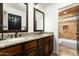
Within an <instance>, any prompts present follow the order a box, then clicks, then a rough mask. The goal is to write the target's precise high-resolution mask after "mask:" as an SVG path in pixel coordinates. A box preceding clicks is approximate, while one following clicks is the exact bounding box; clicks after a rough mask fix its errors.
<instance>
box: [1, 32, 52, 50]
mask: <svg viewBox="0 0 79 59" xmlns="http://www.w3.org/2000/svg"><path fill="white" fill-rule="evenodd" d="M51 35H53V33H44V34H31V35H26V36H23V37H17V38H9V39H6V40H1V41H0V49H1V48H5V47H9V46H12V45H16V44H19V43H24V42H28V41H32V40H37V39H39V38H43V37H46V36H51Z"/></svg>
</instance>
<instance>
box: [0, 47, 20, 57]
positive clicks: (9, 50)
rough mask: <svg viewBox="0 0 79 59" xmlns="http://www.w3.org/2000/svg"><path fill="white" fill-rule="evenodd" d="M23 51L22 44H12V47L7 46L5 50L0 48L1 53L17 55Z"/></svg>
mask: <svg viewBox="0 0 79 59" xmlns="http://www.w3.org/2000/svg"><path fill="white" fill-rule="evenodd" d="M20 52H21V45H17V46H12V47H10V48H5V49H3V50H0V55H3V56H4V55H10V56H12V55H16V54H18V53H20Z"/></svg>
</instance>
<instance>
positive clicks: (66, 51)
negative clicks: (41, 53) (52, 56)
mask: <svg viewBox="0 0 79 59" xmlns="http://www.w3.org/2000/svg"><path fill="white" fill-rule="evenodd" d="M76 55H77V51H76V50H73V49H70V48H68V47H64V46H60V48H59V56H76Z"/></svg>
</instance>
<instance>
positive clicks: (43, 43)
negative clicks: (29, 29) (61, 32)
mask: <svg viewBox="0 0 79 59" xmlns="http://www.w3.org/2000/svg"><path fill="white" fill-rule="evenodd" d="M52 52H53V34H52V33H51V34H49V33H44V34H32V35H28V36H24V37H18V38H11V39H7V40H2V41H0V55H2V56H5V55H9V56H48V55H50V54H51V53H52Z"/></svg>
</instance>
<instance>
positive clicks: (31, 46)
mask: <svg viewBox="0 0 79 59" xmlns="http://www.w3.org/2000/svg"><path fill="white" fill-rule="evenodd" d="M24 45H25V55H26V56H36V55H37V41H36V40H35V41H30V42H27V43H25V44H24Z"/></svg>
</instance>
